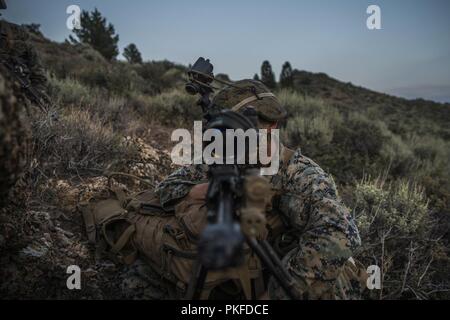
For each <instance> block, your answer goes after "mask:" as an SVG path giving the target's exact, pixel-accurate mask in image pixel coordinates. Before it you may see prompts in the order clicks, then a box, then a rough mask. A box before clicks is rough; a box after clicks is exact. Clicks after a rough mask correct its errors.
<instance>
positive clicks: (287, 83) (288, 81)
mask: <svg viewBox="0 0 450 320" xmlns="http://www.w3.org/2000/svg"><path fill="white" fill-rule="evenodd" d="M292 81H293V79H292V67H291V64H290V63H289V62H288V61H286V62H285V63H284V64H283V67H282V69H281V74H280V86H281V87H282V88H290V87H292Z"/></svg>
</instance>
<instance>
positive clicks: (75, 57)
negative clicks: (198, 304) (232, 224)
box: [0, 33, 450, 299]
mask: <svg viewBox="0 0 450 320" xmlns="http://www.w3.org/2000/svg"><path fill="white" fill-rule="evenodd" d="M31 41H32V43H33V45H34V46H35V48H36V50H37V51H38V53H39V55H40V57H41V60H42V61H43V64H44V66H45V68H46V69H47V74H48V79H49V94H50V95H51V97H52V99H53V101H54V102H55V104H56V105H57V108H58V113H59V115H60V120H59V121H57V122H54V121H49V119H47V118H45V117H44V116H42V115H40V114H38V113H36V114H33V115H32V119H31V120H32V131H33V161H32V163H31V167H30V169H29V173H28V175H27V180H26V184H25V185H24V186H20V188H19V191H20V192H22V195H23V196H24V197H25V199H26V200H25V201H24V202H23V203H19V204H11V205H9V206H8V207H5V208H2V210H1V213H0V221H2V223H1V227H0V234H1V238H0V240H1V241H0V266H1V268H0V297H2V298H28V299H34V298H43V299H47V298H58V299H65V298H95V299H102V298H112V299H124V298H136V299H141V298H144V299H158V298H161V297H164V292H163V291H162V290H161V289H160V288H158V287H157V286H156V285H155V281H154V280H153V278H152V277H153V276H152V273H151V272H150V271H149V270H148V268H147V267H146V266H145V265H143V264H138V265H135V266H133V267H125V266H121V265H117V264H114V263H112V262H111V261H110V260H109V259H108V258H107V257H105V256H103V255H101V254H99V253H98V252H97V251H96V249H95V248H93V247H92V246H89V245H88V243H87V238H86V235H85V234H84V231H83V224H82V220H81V214H80V212H79V211H78V210H77V204H78V203H79V202H80V201H81V200H84V199H88V198H89V197H91V196H93V195H96V194H101V193H104V192H106V190H107V185H106V178H105V173H108V172H112V171H114V172H117V171H119V172H123V173H129V174H134V175H137V176H140V177H142V178H143V179H145V180H146V181H147V183H142V182H137V181H135V180H132V179H127V178H118V179H117V182H118V183H121V184H123V185H124V186H126V187H127V188H128V189H129V190H130V192H132V191H138V190H142V189H145V188H149V187H150V186H149V185H154V184H156V183H158V182H159V181H161V180H162V179H163V178H164V176H165V175H167V174H168V173H169V172H170V171H171V170H173V169H174V167H173V166H172V165H171V163H170V157H169V151H170V148H171V142H170V133H171V131H172V129H173V128H176V127H186V128H191V127H192V121H193V120H197V119H199V118H200V116H201V113H200V110H199V108H198V107H197V106H195V101H196V98H195V97H192V96H189V95H187V94H186V93H185V92H184V81H185V75H184V72H185V70H186V67H184V66H180V65H177V64H174V63H171V62H168V61H151V62H150V61H149V62H144V63H142V64H129V63H126V62H119V61H113V62H108V61H106V60H105V59H104V58H103V57H102V56H101V55H100V54H99V53H98V52H96V51H95V50H93V49H92V48H91V47H89V46H87V45H80V44H79V45H74V44H70V43H55V42H52V41H50V40H48V39H46V38H45V37H44V36H42V35H40V34H38V33H36V34H31ZM224 76H225V75H224ZM293 77H294V78H293V79H294V81H293V85H292V87H291V88H289V89H287V88H284V89H279V90H276V93H277V95H278V96H279V98H280V99H281V101H282V102H283V103H284V104H285V105H286V107H287V108H288V111H289V114H290V117H289V120H288V121H286V123H284V124H283V128H282V134H283V138H284V139H285V143H286V144H289V145H291V146H293V147H300V148H302V150H303V152H304V153H305V154H306V155H307V156H309V157H311V158H313V159H314V160H315V161H316V162H318V163H319V164H320V165H321V166H322V167H324V169H326V170H327V171H328V172H330V173H331V174H332V175H333V176H334V178H335V180H336V182H337V183H338V187H339V189H340V191H341V194H342V196H343V198H344V199H345V202H346V204H347V205H348V206H349V207H350V209H351V210H353V213H354V215H355V216H356V218H357V221H358V224H359V227H360V229H361V236H362V238H363V243H364V246H363V247H362V248H361V250H360V252H358V253H357V258H358V259H360V260H361V261H362V262H363V263H364V264H367V265H369V264H381V263H382V264H383V268H384V269H383V270H384V271H385V278H384V289H383V290H384V291H383V292H381V293H379V292H376V293H374V292H371V293H368V296H367V297H368V298H376V299H377V298H391V299H396V298H411V299H416V298H420V299H428V298H442V297H448V296H445V295H446V294H447V293H446V292H448V290H449V289H450V283H449V279H450V275H449V273H448V270H450V268H448V266H449V258H448V255H449V253H448V247H449V246H448V237H449V234H448V230H449V221H450V218H449V212H450V210H449V208H450V204H449V201H450V185H449V181H448V177H449V176H450V169H449V162H448V159H449V158H450V154H449V150H450V148H449V146H450V142H449V139H450V131H449V130H450V129H449V123H450V105H448V104H446V105H444V104H437V103H433V102H429V101H422V100H414V101H408V100H405V99H401V98H395V97H392V96H388V95H385V94H380V93H377V92H373V91H370V90H367V89H364V88H361V87H356V86H354V85H352V84H348V83H342V82H340V81H337V80H335V79H332V78H330V77H329V76H327V75H325V74H315V73H310V72H306V71H294V74H293ZM150 188H151V187H150ZM387 231H389V232H387ZM382 248H383V249H382ZM413 249H414V250H413ZM72 264H77V265H79V266H80V268H81V270H82V274H83V275H82V279H83V282H82V288H83V290H80V291H70V290H67V288H66V279H67V274H66V268H67V266H69V265H72ZM445 270H447V271H445Z"/></svg>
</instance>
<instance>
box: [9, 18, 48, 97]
mask: <svg viewBox="0 0 450 320" xmlns="http://www.w3.org/2000/svg"><path fill="white" fill-rule="evenodd" d="M0 37H1V41H0V55H1V57H2V60H3V59H6V60H9V62H11V63H14V62H19V63H21V64H23V65H24V66H25V67H26V70H25V73H26V76H27V78H28V80H29V81H30V84H31V86H32V87H33V88H34V89H35V90H37V91H39V93H41V94H43V93H45V91H46V86H47V78H46V76H45V71H44V68H43V67H42V65H41V63H40V60H39V57H38V55H37V53H36V50H35V49H34V47H33V46H32V45H31V44H30V43H29V35H28V33H27V31H26V30H24V28H23V27H21V26H19V25H16V24H14V23H10V22H7V21H5V20H0Z"/></svg>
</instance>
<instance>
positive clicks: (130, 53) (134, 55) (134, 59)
mask: <svg viewBox="0 0 450 320" xmlns="http://www.w3.org/2000/svg"><path fill="white" fill-rule="evenodd" d="M123 56H124V57H125V59H127V61H128V62H129V63H142V56H141V53H140V52H139V50H138V48H137V47H136V45H135V44H134V43H130V44H129V45H128V46H126V47H125V48H124V49H123Z"/></svg>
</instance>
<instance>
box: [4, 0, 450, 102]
mask: <svg viewBox="0 0 450 320" xmlns="http://www.w3.org/2000/svg"><path fill="white" fill-rule="evenodd" d="M6 2H7V4H8V9H7V10H6V11H5V12H3V16H4V17H5V18H6V19H7V20H10V21H13V22H16V23H31V22H35V23H39V24H41V30H42V31H43V33H44V34H45V36H47V37H49V38H50V39H52V40H55V41H63V40H64V39H65V38H67V37H68V35H69V34H70V30H68V29H67V27H66V19H67V17H68V14H67V13H66V8H67V7H68V6H69V5H71V4H76V5H79V6H80V7H81V9H84V10H93V9H94V8H95V7H97V8H98V9H99V10H100V12H101V13H102V14H103V15H104V16H105V17H106V18H107V19H108V21H109V22H111V23H112V24H113V25H114V26H115V29H116V32H117V33H118V34H119V36H120V42H119V45H120V48H121V50H122V48H123V47H124V46H126V45H128V44H129V43H131V42H133V43H135V44H136V45H137V46H138V48H139V50H140V51H141V53H142V55H143V58H144V59H145V60H162V59H167V60H170V61H174V62H177V63H182V64H184V65H187V64H189V63H192V62H194V61H195V60H196V59H197V57H199V56H204V57H207V58H209V59H211V61H212V62H213V64H214V65H215V72H216V73H219V72H221V73H227V74H228V75H230V77H231V78H232V79H234V80H237V79H242V78H248V77H253V74H254V73H256V72H258V73H259V71H260V66H261V63H262V61H263V60H269V61H270V62H271V64H272V67H273V69H274V71H275V73H276V75H277V76H278V74H279V72H280V70H281V66H282V64H283V63H284V62H285V61H289V62H290V63H291V65H292V66H293V67H294V68H297V69H300V70H307V71H312V72H325V73H327V74H328V75H330V76H332V77H334V78H337V79H339V80H342V81H345V82H348V81H350V82H352V83H354V84H356V85H361V86H364V87H368V88H370V89H374V90H377V91H383V92H388V93H394V94H397V95H402V96H406V97H410V98H413V97H424V98H428V99H434V100H438V101H448V102H450V1H447V0H428V1H427V0H395V1H392V0H391V1H388V0H372V1H366V0H346V1H337V0H304V1H301V0H292V1H289V0H279V1H266V0H240V1H237V0H227V1H216V0H208V1H206V0H195V1H182V0H164V1H151V0H150V1H149V0H147V1H144V0H128V1H123V0H122V1H119V0H108V1H107V0H78V1H75V0H40V1H36V0H13V1H12V0H9V1H8V0H6ZM370 4H375V5H378V6H379V7H380V8H381V26H382V29H381V30H368V29H367V27H366V19H367V17H368V14H367V13H366V9H367V7H368V6H369V5H370Z"/></svg>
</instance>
